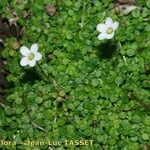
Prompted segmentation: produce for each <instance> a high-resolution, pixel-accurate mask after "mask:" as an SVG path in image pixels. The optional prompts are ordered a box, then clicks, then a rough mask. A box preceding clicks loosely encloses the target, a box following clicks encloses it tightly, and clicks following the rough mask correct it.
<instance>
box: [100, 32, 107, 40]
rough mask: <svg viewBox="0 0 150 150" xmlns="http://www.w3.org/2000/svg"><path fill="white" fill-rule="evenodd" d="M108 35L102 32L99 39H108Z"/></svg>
mask: <svg viewBox="0 0 150 150" xmlns="http://www.w3.org/2000/svg"><path fill="white" fill-rule="evenodd" d="M106 36H107V35H106V34H104V33H101V34H99V35H98V39H99V40H104V39H106Z"/></svg>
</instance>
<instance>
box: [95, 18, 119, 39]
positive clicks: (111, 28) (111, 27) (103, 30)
mask: <svg viewBox="0 0 150 150" xmlns="http://www.w3.org/2000/svg"><path fill="white" fill-rule="evenodd" d="M118 26H119V22H117V21H115V22H113V20H112V19H111V18H110V17H107V18H106V20H105V23H100V24H98V25H97V27H96V29H97V30H98V31H99V32H100V34H99V35H98V39H99V40H103V39H112V38H113V37H114V35H115V30H116V29H117V28H118Z"/></svg>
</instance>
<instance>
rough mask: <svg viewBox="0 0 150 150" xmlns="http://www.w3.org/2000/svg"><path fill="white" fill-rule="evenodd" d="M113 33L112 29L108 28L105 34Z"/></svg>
mask: <svg viewBox="0 0 150 150" xmlns="http://www.w3.org/2000/svg"><path fill="white" fill-rule="evenodd" d="M113 31H114V30H113V28H111V27H109V28H108V29H107V31H106V33H107V34H111V33H113Z"/></svg>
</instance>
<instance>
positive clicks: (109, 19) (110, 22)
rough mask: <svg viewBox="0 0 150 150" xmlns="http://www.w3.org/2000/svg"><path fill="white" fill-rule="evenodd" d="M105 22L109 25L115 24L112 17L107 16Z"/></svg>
mask: <svg viewBox="0 0 150 150" xmlns="http://www.w3.org/2000/svg"><path fill="white" fill-rule="evenodd" d="M105 24H106V25H108V26H111V25H113V20H112V19H111V18H110V17H107V18H106V20H105Z"/></svg>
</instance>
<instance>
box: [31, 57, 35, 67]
mask: <svg viewBox="0 0 150 150" xmlns="http://www.w3.org/2000/svg"><path fill="white" fill-rule="evenodd" d="M35 64H36V60H34V59H33V60H32V61H29V66H30V67H34V66H35Z"/></svg>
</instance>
